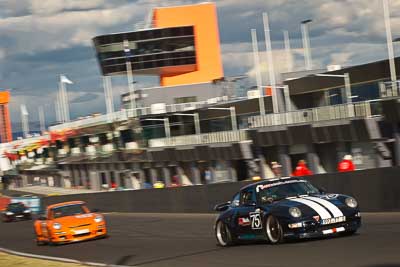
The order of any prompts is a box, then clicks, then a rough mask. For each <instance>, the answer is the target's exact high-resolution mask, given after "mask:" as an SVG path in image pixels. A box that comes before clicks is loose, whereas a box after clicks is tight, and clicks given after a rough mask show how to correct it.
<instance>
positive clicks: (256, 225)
mask: <svg viewBox="0 0 400 267" xmlns="http://www.w3.org/2000/svg"><path fill="white" fill-rule="evenodd" d="M249 216H250V220H251V229H262V222H261V214H260V213H259V212H250V213H249Z"/></svg>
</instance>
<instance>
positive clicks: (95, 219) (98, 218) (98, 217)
mask: <svg viewBox="0 0 400 267" xmlns="http://www.w3.org/2000/svg"><path fill="white" fill-rule="evenodd" d="M94 221H95V222H97V223H99V222H102V221H103V216H96V218H94Z"/></svg>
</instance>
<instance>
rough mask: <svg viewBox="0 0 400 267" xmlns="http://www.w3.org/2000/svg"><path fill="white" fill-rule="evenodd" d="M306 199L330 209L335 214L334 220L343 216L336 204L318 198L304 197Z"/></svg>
mask: <svg viewBox="0 0 400 267" xmlns="http://www.w3.org/2000/svg"><path fill="white" fill-rule="evenodd" d="M304 198H305V199H308V200H312V201H315V202H318V203H319V204H321V205H322V206H324V207H325V208H326V209H328V210H329V211H330V212H331V213H332V214H333V217H334V218H336V217H342V216H343V213H342V211H341V210H340V209H339V208H338V207H336V206H335V205H334V204H332V203H331V202H329V201H327V200H325V199H321V198H318V197H311V196H307V197H304Z"/></svg>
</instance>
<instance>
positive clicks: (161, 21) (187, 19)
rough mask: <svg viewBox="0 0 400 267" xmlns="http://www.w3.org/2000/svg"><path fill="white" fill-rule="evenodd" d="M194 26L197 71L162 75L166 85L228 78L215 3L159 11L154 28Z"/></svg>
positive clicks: (154, 14) (161, 79)
mask: <svg viewBox="0 0 400 267" xmlns="http://www.w3.org/2000/svg"><path fill="white" fill-rule="evenodd" d="M179 26H193V28H194V38H195V50H196V60H197V64H196V70H195V71H192V72H187V73H177V74H174V75H171V74H162V75H161V76H160V83H161V85H162V86H174V85H182V84H192V83H202V82H209V81H212V80H216V79H220V78H222V77H223V76H224V72H223V68H222V61H221V50H220V42H219V30H218V19H217V9H216V6H215V4H214V3H202V4H195V5H186V6H176V7H162V8H155V9H154V11H153V27H155V28H168V27H179Z"/></svg>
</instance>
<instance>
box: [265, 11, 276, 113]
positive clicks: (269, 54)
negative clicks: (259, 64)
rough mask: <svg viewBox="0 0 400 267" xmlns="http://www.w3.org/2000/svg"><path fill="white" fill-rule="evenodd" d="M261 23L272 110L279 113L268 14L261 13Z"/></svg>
mask: <svg viewBox="0 0 400 267" xmlns="http://www.w3.org/2000/svg"><path fill="white" fill-rule="evenodd" d="M263 23H264V34H265V47H266V52H267V61H268V71H269V80H270V84H271V89H272V90H271V91H272V110H273V112H274V113H278V112H279V108H278V96H277V94H276V79H275V68H274V59H273V57H272V45H271V35H270V32H271V30H270V27H269V19H268V14H267V13H263Z"/></svg>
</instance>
